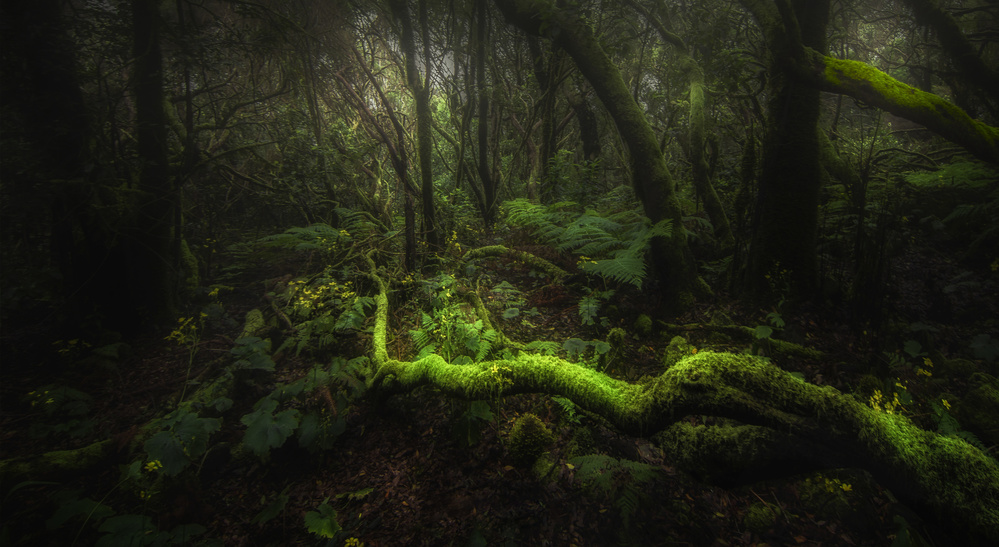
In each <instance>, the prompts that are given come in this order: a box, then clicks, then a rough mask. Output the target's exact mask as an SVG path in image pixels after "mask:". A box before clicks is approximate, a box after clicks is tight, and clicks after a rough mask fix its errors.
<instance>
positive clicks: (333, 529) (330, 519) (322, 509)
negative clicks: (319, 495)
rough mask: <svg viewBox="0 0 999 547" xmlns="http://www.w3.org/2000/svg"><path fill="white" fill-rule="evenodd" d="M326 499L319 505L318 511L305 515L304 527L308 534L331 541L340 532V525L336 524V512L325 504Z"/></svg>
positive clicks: (327, 499)
mask: <svg viewBox="0 0 999 547" xmlns="http://www.w3.org/2000/svg"><path fill="white" fill-rule="evenodd" d="M327 501H329V498H326V500H325V501H323V503H322V504H320V505H319V507H318V509H319V511H309V512H307V513H305V527H306V529H308V531H309V532H311V533H313V534H315V535H317V536H319V537H321V538H327V539H332V538H333V537H334V536H336V534H337V532H339V531H340V523H339V522H337V520H336V517H337V514H336V511H335V510H333V508H332V507H330V505H329V504H328V503H327Z"/></svg>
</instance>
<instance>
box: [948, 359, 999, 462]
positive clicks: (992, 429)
mask: <svg viewBox="0 0 999 547" xmlns="http://www.w3.org/2000/svg"><path fill="white" fill-rule="evenodd" d="M971 384H972V385H974V386H976V387H974V388H972V389H971V391H969V392H968V393H967V395H965V396H964V398H963V399H961V402H960V404H959V405H958V408H957V416H958V420H959V421H960V422H961V427H963V428H964V429H967V430H968V431H972V432H974V433H975V435H977V436H978V438H979V439H981V440H982V442H983V443H985V444H986V445H994V444H999V380H997V379H996V378H994V377H992V376H989V375H988V374H985V373H983V372H979V373H976V374H975V375H974V376H972V377H971Z"/></svg>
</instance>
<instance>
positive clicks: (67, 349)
mask: <svg viewBox="0 0 999 547" xmlns="http://www.w3.org/2000/svg"><path fill="white" fill-rule="evenodd" d="M52 345H53V346H55V347H56V348H57V349H56V351H58V352H59V355H68V354H70V353H71V352H73V351H75V350H78V349H86V348H89V347H90V344H88V343H87V342H86V341H81V340H80V339H79V338H74V339H72V340H56V341H55V342H52Z"/></svg>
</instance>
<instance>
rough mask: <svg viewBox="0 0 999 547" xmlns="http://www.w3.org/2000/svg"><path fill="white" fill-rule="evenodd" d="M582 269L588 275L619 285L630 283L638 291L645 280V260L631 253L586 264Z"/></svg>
mask: <svg viewBox="0 0 999 547" xmlns="http://www.w3.org/2000/svg"><path fill="white" fill-rule="evenodd" d="M580 267H581V268H582V269H583V271H584V272H586V273H591V274H596V275H600V276H603V277H606V278H608V279H613V280H614V281H617V282H619V283H630V284H632V285H634V286H635V287H637V288H638V289H641V288H642V281H644V280H645V259H644V258H643V257H641V256H636V255H634V254H631V253H622V254H621V255H620V256H617V257H614V258H608V259H604V260H595V261H592V262H584V263H583V264H582V265H581V266H580Z"/></svg>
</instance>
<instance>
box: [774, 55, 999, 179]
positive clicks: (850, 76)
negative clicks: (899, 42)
mask: <svg viewBox="0 0 999 547" xmlns="http://www.w3.org/2000/svg"><path fill="white" fill-rule="evenodd" d="M788 62H789V66H790V68H791V70H792V71H794V74H795V77H797V78H798V79H799V80H801V81H802V82H805V83H806V84H807V85H809V86H811V87H813V88H815V89H820V90H822V91H828V92H830V93H839V94H842V95H849V96H851V97H853V98H855V99H859V100H861V101H863V102H865V103H867V104H869V105H871V106H876V107H878V108H881V109H883V110H886V111H888V112H891V113H892V114H895V115H896V116H899V117H902V118H905V119H907V120H910V121H914V122H916V123H918V124H921V125H923V126H925V127H926V128H927V129H929V130H931V131H933V132H935V133H937V134H938V135H940V136H941V137H943V138H945V139H947V140H949V141H951V142H953V143H956V144H959V145H961V146H963V147H964V148H965V149H967V150H968V152H970V153H972V154H974V155H975V156H977V157H978V158H979V159H982V160H984V161H987V162H990V163H993V164H997V165H999V128H996V127H994V126H991V125H988V124H986V123H984V122H982V121H979V120H976V119H974V118H972V117H971V116H969V115H968V113H967V112H965V111H963V110H961V109H960V108H959V107H957V106H956V105H954V104H953V103H951V102H949V101H947V100H945V99H943V98H941V97H940V96H939V95H935V94H933V93H927V92H925V91H922V90H919V89H916V88H914V87H912V86H909V85H907V84H904V83H902V82H900V81H898V80H896V79H894V78H892V77H891V76H889V75H887V74H885V73H884V72H881V71H880V70H878V69H876V68H874V67H872V66H870V65H868V64H865V63H861V62H859V61H850V60H842V59H836V58H833V57H829V56H827V55H823V54H821V53H820V52H818V51H816V50H814V49H811V48H807V47H806V48H803V49H802V50H801V51H800V52H798V53H797V54H796V55H795V56H794V57H793V58H789V59H788Z"/></svg>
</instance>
